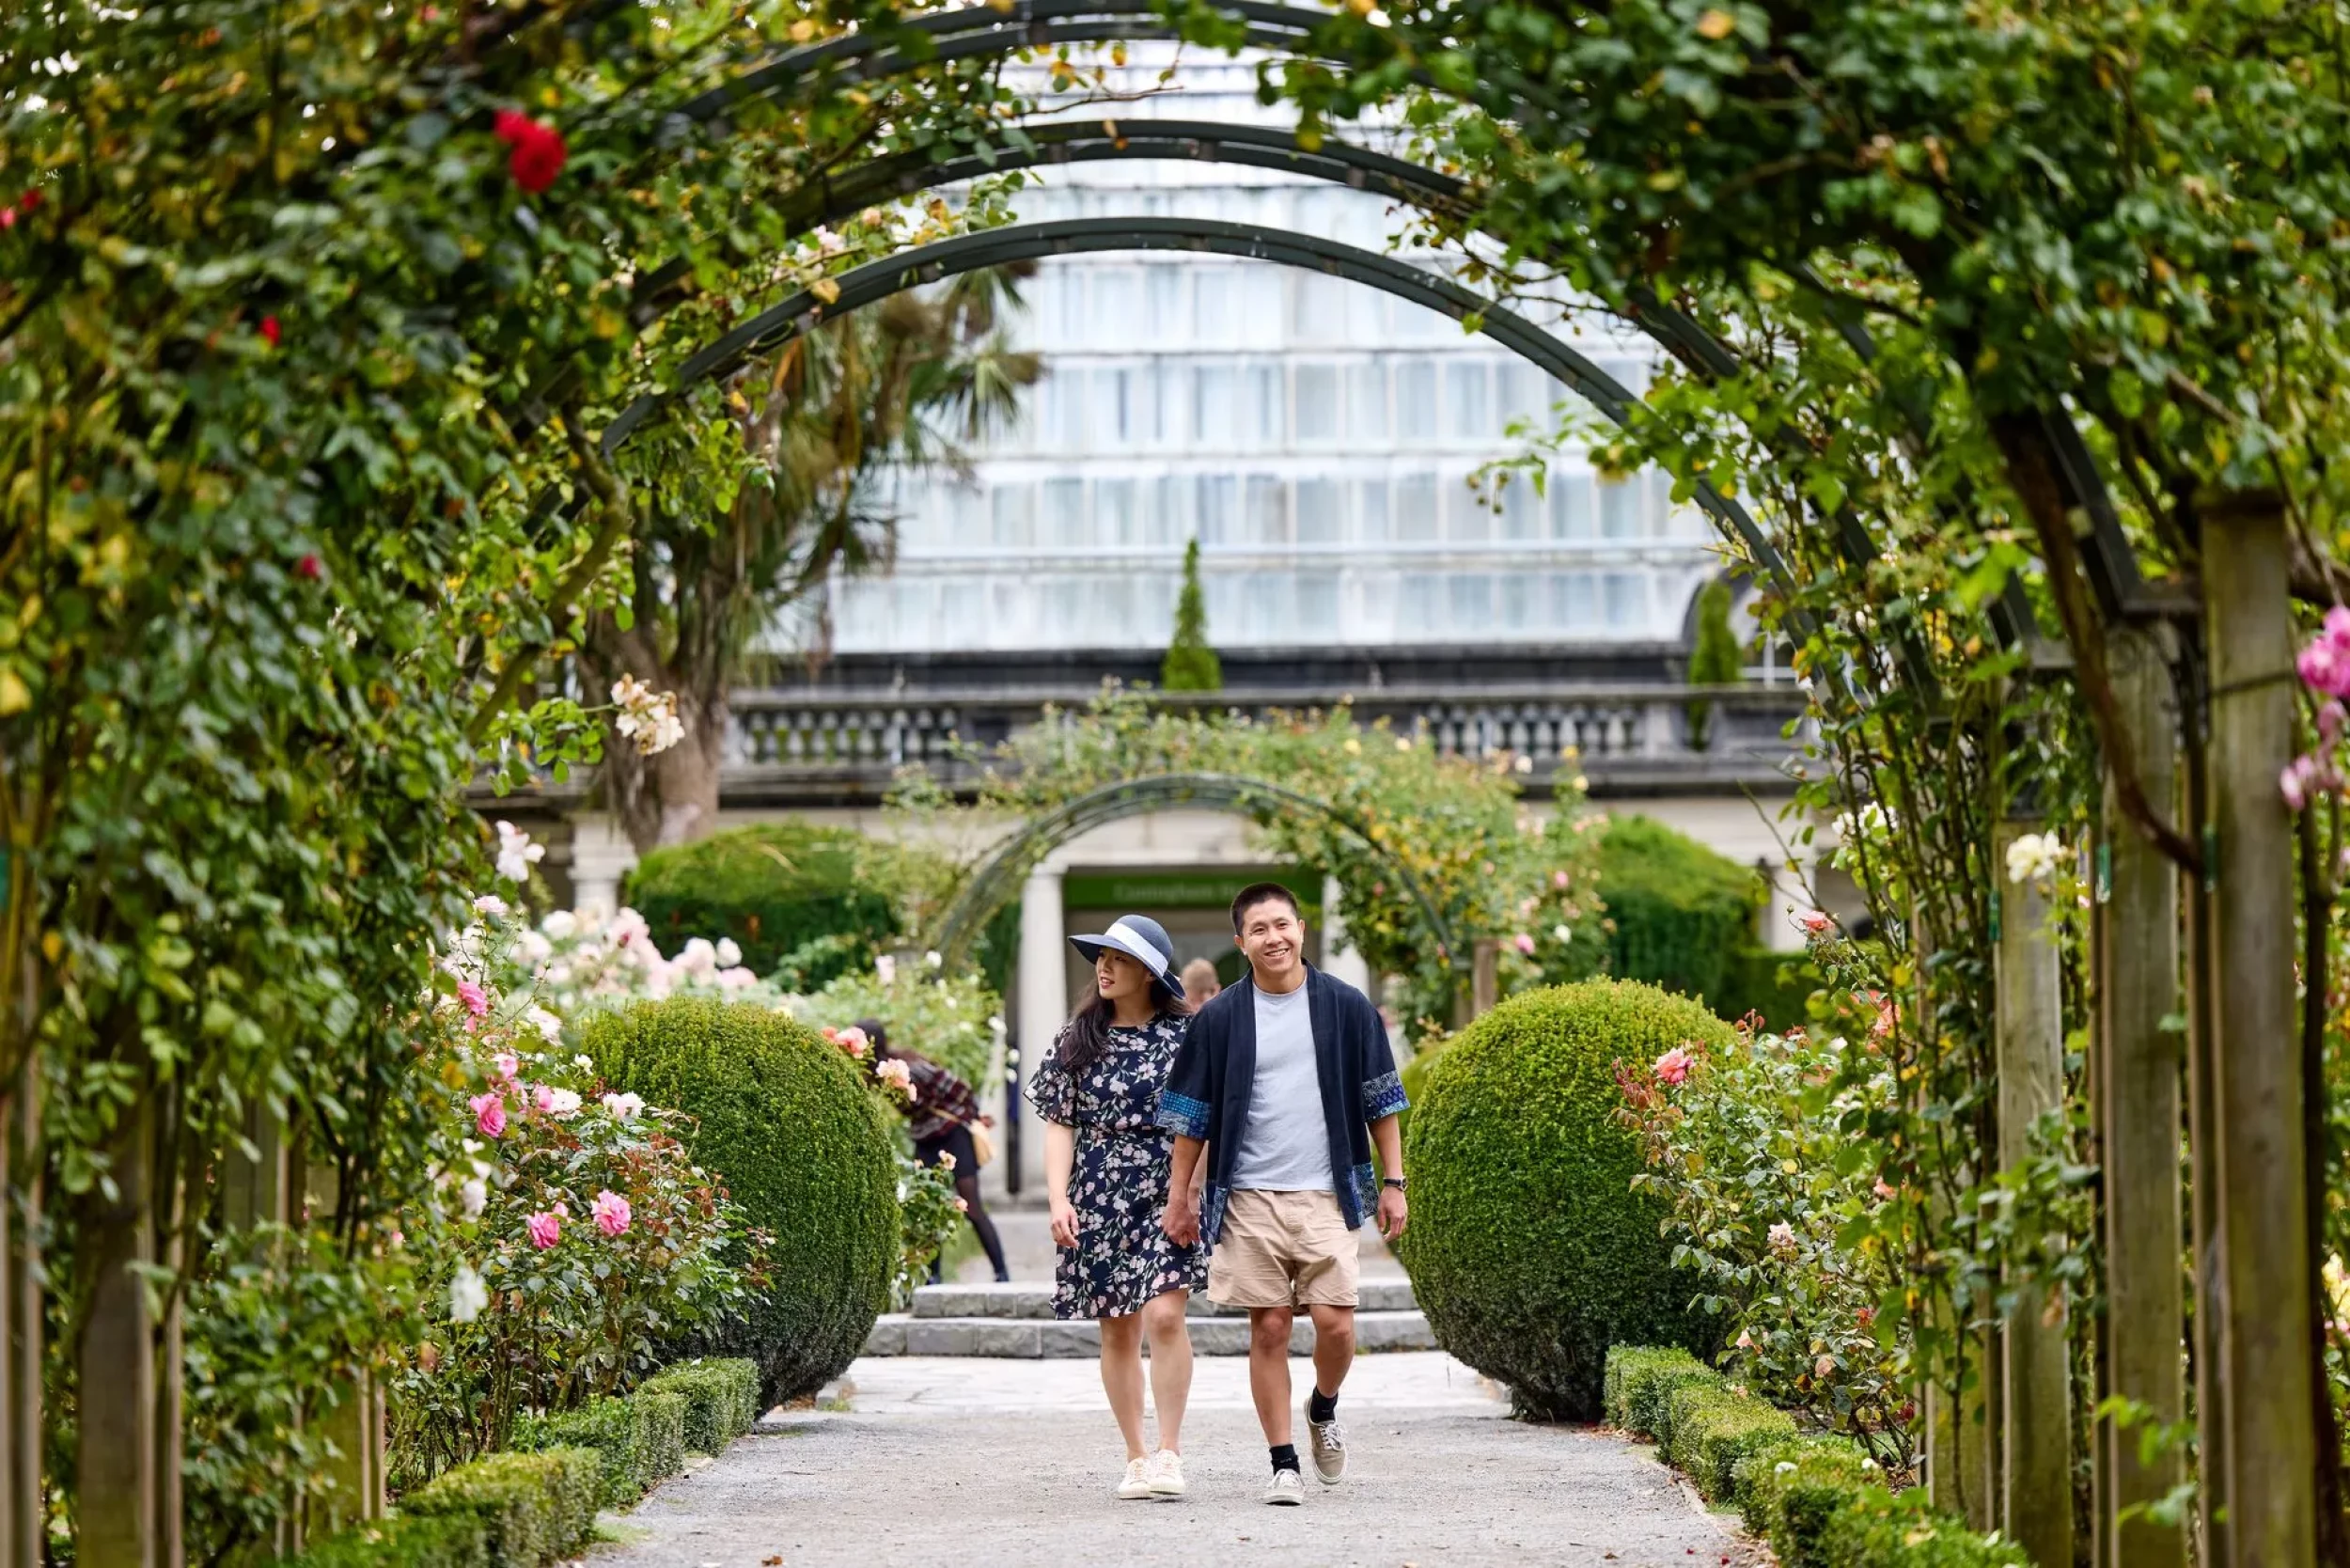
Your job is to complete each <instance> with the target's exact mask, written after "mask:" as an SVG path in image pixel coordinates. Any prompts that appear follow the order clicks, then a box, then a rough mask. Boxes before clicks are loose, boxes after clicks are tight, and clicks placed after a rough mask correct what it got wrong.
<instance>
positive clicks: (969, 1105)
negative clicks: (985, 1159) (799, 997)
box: [856, 1018, 1011, 1285]
mask: <svg viewBox="0 0 2350 1568" xmlns="http://www.w3.org/2000/svg"><path fill="white" fill-rule="evenodd" d="M856 1027H858V1028H859V1029H861V1030H863V1031H864V1033H865V1040H866V1043H867V1044H868V1045H869V1046H870V1047H871V1049H872V1053H873V1056H872V1064H873V1065H874V1066H875V1067H879V1066H880V1065H881V1064H882V1063H883V1062H885V1061H901V1062H904V1063H905V1065H906V1075H907V1080H908V1082H909V1083H911V1084H912V1085H913V1088H914V1098H913V1099H911V1100H909V1101H907V1102H906V1104H905V1105H903V1106H902V1107H901V1108H902V1109H903V1110H904V1111H905V1114H906V1120H907V1121H908V1122H909V1123H910V1125H909V1126H908V1128H907V1131H909V1132H910V1133H912V1134H913V1135H914V1157H915V1158H916V1159H917V1160H919V1161H920V1162H921V1163H922V1164H924V1165H938V1164H941V1163H942V1162H943V1163H946V1164H947V1166H948V1169H950V1170H952V1171H953V1172H954V1177H955V1196H956V1197H958V1198H960V1199H962V1200H963V1213H964V1218H966V1219H968V1220H969V1221H970V1222H971V1229H972V1230H973V1231H975V1232H977V1233H978V1235H979V1246H980V1247H983V1248H984V1249H985V1250H986V1252H987V1261H988V1262H989V1263H991V1264H993V1265H994V1267H995V1282H996V1283H997V1284H999V1285H1001V1284H1007V1283H1009V1282H1010V1281H1011V1270H1010V1269H1008V1268H1006V1267H1005V1266H1004V1244H1003V1241H1002V1239H1001V1238H1000V1237H998V1236H997V1235H996V1234H995V1221H994V1220H992V1219H990V1218H988V1216H987V1206H986V1205H985V1204H984V1203H982V1202H980V1201H979V1150H978V1148H977V1146H976V1145H974V1144H973V1142H972V1140H971V1129H972V1128H973V1127H974V1126H975V1125H976V1126H985V1125H986V1124H987V1120H988V1119H987V1118H986V1117H985V1116H983V1115H981V1114H980V1112H979V1097H978V1096H977V1095H975V1094H973V1093H972V1092H971V1086H970V1085H969V1084H967V1083H964V1081H963V1080H962V1079H961V1078H958V1077H957V1076H955V1075H954V1074H952V1073H949V1072H948V1071H947V1070H946V1069H945V1068H944V1067H941V1066H939V1065H938V1063H936V1062H934V1061H932V1060H931V1058H928V1057H926V1056H924V1055H922V1054H921V1053H920V1052H919V1051H908V1050H905V1049H903V1048H901V1047H899V1046H894V1045H892V1044H890V1043H889V1030H888V1029H887V1028H886V1027H885V1026H884V1025H883V1024H882V1021H881V1020H880V1019H878V1018H860V1019H858V1020H857V1021H856ZM938 1279H939V1267H938V1261H937V1260H936V1259H935V1258H933V1259H932V1260H931V1283H932V1284H936V1283H938Z"/></svg>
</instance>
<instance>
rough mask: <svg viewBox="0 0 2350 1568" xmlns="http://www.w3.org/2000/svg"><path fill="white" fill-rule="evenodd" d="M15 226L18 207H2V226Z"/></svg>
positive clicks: (0, 220)
mask: <svg viewBox="0 0 2350 1568" xmlns="http://www.w3.org/2000/svg"><path fill="white" fill-rule="evenodd" d="M14 227H16V209H15V208H13V207H0V228H14Z"/></svg>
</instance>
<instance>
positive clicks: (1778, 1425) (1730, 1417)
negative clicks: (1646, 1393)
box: [1665, 1385, 1795, 1502]
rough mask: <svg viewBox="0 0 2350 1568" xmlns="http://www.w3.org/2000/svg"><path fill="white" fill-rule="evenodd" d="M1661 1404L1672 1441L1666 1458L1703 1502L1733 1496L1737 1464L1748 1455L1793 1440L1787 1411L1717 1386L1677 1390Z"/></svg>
mask: <svg viewBox="0 0 2350 1568" xmlns="http://www.w3.org/2000/svg"><path fill="white" fill-rule="evenodd" d="M1666 1403H1667V1408H1668V1409H1669V1411H1670V1425H1671V1428H1672V1440H1671V1442H1670V1443H1669V1444H1668V1445H1667V1447H1666V1450H1665V1457H1666V1458H1667V1459H1668V1460H1669V1461H1670V1462H1671V1464H1672V1465H1673V1466H1674V1468H1676V1469H1678V1470H1680V1471H1681V1472H1682V1473H1683V1474H1684V1475H1686V1476H1687V1477H1688V1478H1689V1479H1690V1480H1691V1481H1694V1482H1697V1486H1698V1491H1699V1492H1700V1493H1701V1494H1703V1496H1704V1497H1705V1499H1706V1501H1708V1502H1728V1501H1730V1500H1731V1498H1732V1497H1734V1496H1735V1495H1736V1492H1737V1468H1738V1464H1739V1462H1740V1461H1741V1460H1743V1459H1745V1458H1746V1457H1747V1455H1748V1454H1750V1453H1754V1452H1756V1451H1758V1450H1763V1449H1767V1448H1776V1447H1778V1445H1780V1444H1782V1443H1785V1442H1787V1441H1788V1440H1789V1439H1791V1438H1793V1437H1794V1435H1795V1422H1794V1418H1793V1417H1792V1416H1790V1415H1788V1414H1787V1412H1786V1411H1784V1410H1781V1409H1779V1408H1778V1407H1777V1406H1776V1405H1773V1404H1772V1403H1769V1402H1768V1401H1767V1400H1761V1399H1757V1398H1755V1397H1754V1396H1753V1395H1752V1394H1742V1393H1734V1392H1732V1391H1731V1389H1730V1388H1727V1387H1724V1386H1721V1385H1716V1387H1714V1388H1705V1387H1703V1386H1702V1385H1691V1386H1689V1387H1685V1388H1678V1389H1675V1390H1674V1391H1673V1393H1672V1394H1671V1395H1670V1396H1669V1398H1668V1400H1667V1402H1666Z"/></svg>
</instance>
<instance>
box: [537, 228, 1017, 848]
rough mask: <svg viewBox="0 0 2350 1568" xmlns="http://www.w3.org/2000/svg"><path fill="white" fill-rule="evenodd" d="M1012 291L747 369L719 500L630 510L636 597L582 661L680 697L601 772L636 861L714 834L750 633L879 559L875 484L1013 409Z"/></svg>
mask: <svg viewBox="0 0 2350 1568" xmlns="http://www.w3.org/2000/svg"><path fill="white" fill-rule="evenodd" d="M1013 290H1014V285H1013V280H1012V279H1011V276H1010V275H1009V274H1003V273H997V272H992V271H983V272H978V273H965V274H962V275H961V276H959V277H957V278H955V279H953V280H952V281H951V282H949V283H948V284H946V285H944V286H943V287H942V288H941V289H939V290H936V291H934V292H929V293H918V294H916V293H908V294H899V295H896V296H894V297H893V298H891V299H889V300H887V301H885V302H884V303H883V304H882V305H880V306H876V307H874V308H873V309H871V310H866V311H859V312H857V313H856V314H854V315H852V316H847V317H843V318H841V319H839V320H837V321H831V322H828V323H826V325H825V326H824V327H823V328H822V329H821V330H819V331H817V332H815V333H813V334H810V335H809V336H807V337H802V338H799V339H796V340H794V341H793V342H792V343H791V345H790V346H789V347H787V348H785V349H784V350H782V351H781V352H779V353H776V354H775V355H774V356H772V357H771V358H769V359H766V360H761V361H758V362H755V363H754V364H752V365H750V366H748V367H745V368H744V370H743V371H742V372H741V373H740V374H738V375H737V376H735V377H734V378H733V384H732V385H731V386H730V388H729V393H728V397H727V406H728V408H729V410H730V411H731V412H732V413H733V415H734V417H735V423H736V424H737V425H738V426H739V432H730V433H731V434H732V439H735V440H739V442H740V447H741V452H742V455H743V463H742V467H741V471H740V473H739V477H738V478H736V480H735V482H734V484H733V485H732V487H731V495H730V498H729V493H728V492H727V491H719V492H717V493H716V494H709V493H697V492H696V491H695V490H694V489H693V488H692V487H690V486H685V485H681V486H678V487H677V489H676V499H675V500H673V501H663V502H660V503H655V504H649V505H640V506H639V507H638V508H637V509H636V512H635V516H636V521H635V525H634V526H633V528H632V531H631V543H632V551H631V554H632V557H633V559H634V560H635V562H636V564H637V570H636V572H635V578H634V581H633V584H632V586H631V589H630V594H629V602H628V604H626V605H625V606H621V605H617V604H616V605H614V606H613V607H612V608H610V609H606V610H602V611H599V612H598V613H597V614H595V615H594V616H592V617H590V618H589V620H588V623H587V644H586V647H585V648H584V649H583V650H582V651H581V661H580V662H581V664H582V666H583V667H584V668H585V669H586V670H587V672H588V682H587V683H588V687H589V689H590V690H591V691H602V690H605V689H607V688H609V687H610V686H611V685H612V684H613V683H614V682H615V681H616V680H617V679H618V678H619V677H622V676H628V675H635V676H636V677H638V678H642V679H647V680H650V682H652V683H653V684H654V685H656V686H660V687H663V688H665V689H667V690H670V691H673V692H674V693H675V694H676V698H677V704H678V710H679V716H680V718H681V719H682V722H683V726H684V731H685V732H684V736H683V739H682V740H681V741H680V742H679V744H678V745H673V746H670V747H668V748H667V749H666V750H664V751H661V752H659V753H658V754H655V755H652V756H645V755H643V754H641V753H640V752H639V751H638V750H637V749H636V748H635V747H634V746H632V745H625V744H620V745H611V746H610V747H609V748H608V752H607V758H606V761H605V771H604V777H605V780H606V781H607V783H608V785H609V786H610V792H611V794H612V796H613V803H614V805H616V806H617V807H618V808H619V814H620V818H621V821H622V823H624V824H625V825H626V827H627V829H628V833H629V837H630V838H631V839H633V840H634V841H635V845H636V847H637V849H638V850H639V851H643V850H648V849H650V848H652V847H653V846H655V845H656V844H676V843H682V842H684V841H686V840H687V839H698V838H700V837H701V836H702V835H704V834H706V833H708V832H710V831H711V830H712V829H713V827H715V826H716V825H717V821H718V770H719V764H720V762H721V760H723V758H724V755H725V747H726V740H727V729H728V722H729V721H728V712H727V694H728V691H729V687H731V686H732V685H734V684H735V683H736V682H740V681H741V680H743V679H744V677H745V676H746V675H748V674H749V673H750V668H751V665H752V662H753V660H754V659H755V658H756V657H757V654H758V648H759V643H760V639H761V638H762V637H764V636H767V635H772V634H773V633H774V632H775V631H776V626H777V622H778V621H779V620H780V619H782V618H783V617H784V616H785V615H786V614H787V613H789V612H790V611H791V609H792V608H793V607H794V606H796V605H801V604H806V603H807V601H808V600H810V598H811V597H814V596H817V595H819V594H820V593H821V591H822V589H823V587H824V585H825V583H826V582H827V581H828V580H829V579H830V578H832V577H833V576H834V575H835V574H836V573H838V574H847V575H854V574H856V573H859V572H870V571H873V570H876V569H878V568H882V567H885V566H886V565H887V564H888V562H889V559H890V557H891V556H892V554H893V553H894V547H895V542H896V528H897V518H896V517H895V516H894V515H893V514H892V513H891V512H890V511H889V510H888V509H887V507H886V505H885V503H884V501H883V498H882V497H880V496H879V495H878V494H876V490H877V486H876V485H875V483H874V480H875V478H876V476H877V475H879V474H880V473H882V472H883V471H885V469H888V468H890V467H893V466H894V467H897V468H899V469H901V470H910V471H918V470H921V469H925V468H930V467H934V466H947V467H954V466H958V465H960V464H961V463H963V462H964V456H963V450H962V444H963V443H965V442H968V441H970V440H972V439H974V438H976V437H977V436H979V434H980V433H981V432H982V431H985V430H986V429H987V428H989V427H990V426H991V425H993V424H997V423H1000V422H1002V421H1004V420H1006V419H1008V418H1009V417H1010V416H1011V413H1012V410H1013V408H1014V406H1015V404H1016V401H1017V399H1018V397H1019V392H1020V388H1022V387H1023V386H1026V385H1027V384H1029V383H1031V382H1033V381H1034V380H1035V379H1036V376H1037V361H1036V358H1035V356H1034V355H1032V354H1026V353H1014V352H1013V351H1012V350H1011V349H1010V348H1009V347H1008V346H1007V344H1006V343H1005V341H1004V339H1003V337H1002V336H1001V334H1000V333H999V332H998V330H997V323H998V320H999V316H1000V314H1001V312H1002V311H1003V310H1004V309H1005V308H1007V307H1012V308H1016V307H1017V306H1018V305H1019V298H1018V295H1017V293H1016V292H1014V291H1013ZM647 457H648V458H649V460H650V462H652V463H663V462H665V461H667V460H669V459H672V458H675V457H682V459H683V461H685V462H687V463H696V462H697V461H700V462H701V466H702V468H703V469H705V470H707V469H708V467H709V466H710V465H709V464H708V463H707V462H706V461H701V454H700V453H699V452H698V451H697V450H692V449H683V448H678V447H672V446H670V445H669V444H660V443H656V444H650V449H649V451H648V453H647ZM634 465H635V464H634V463H632V464H631V466H634ZM637 489H638V492H639V494H648V493H654V492H655V491H656V489H657V487H654V486H650V485H642V484H640V485H639V486H638V487H637Z"/></svg>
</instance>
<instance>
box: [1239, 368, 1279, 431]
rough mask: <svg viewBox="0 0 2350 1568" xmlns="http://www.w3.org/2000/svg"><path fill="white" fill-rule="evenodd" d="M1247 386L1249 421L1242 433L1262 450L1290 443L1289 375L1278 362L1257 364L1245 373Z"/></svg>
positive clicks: (1244, 380)
mask: <svg viewBox="0 0 2350 1568" xmlns="http://www.w3.org/2000/svg"><path fill="white" fill-rule="evenodd" d="M1242 379H1243V383H1244V384H1245V385H1246V387H1247V389H1248V391H1247V407H1246V411H1245V414H1244V417H1245V419H1246V425H1245V426H1244V428H1243V430H1242V435H1243V437H1244V439H1246V442H1247V444H1248V445H1249V446H1250V447H1253V448H1255V449H1258V450H1263V449H1265V448H1268V447H1282V446H1286V445H1288V443H1289V434H1290V419H1289V398H1288V397H1287V395H1286V394H1287V392H1288V389H1289V378H1288V377H1286V376H1284V375H1283V374H1282V373H1281V367H1280V366H1278V365H1276V364H1263V363H1260V364H1256V365H1251V366H1249V367H1248V368H1247V369H1246V372H1245V373H1244V375H1243V378H1242Z"/></svg>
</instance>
